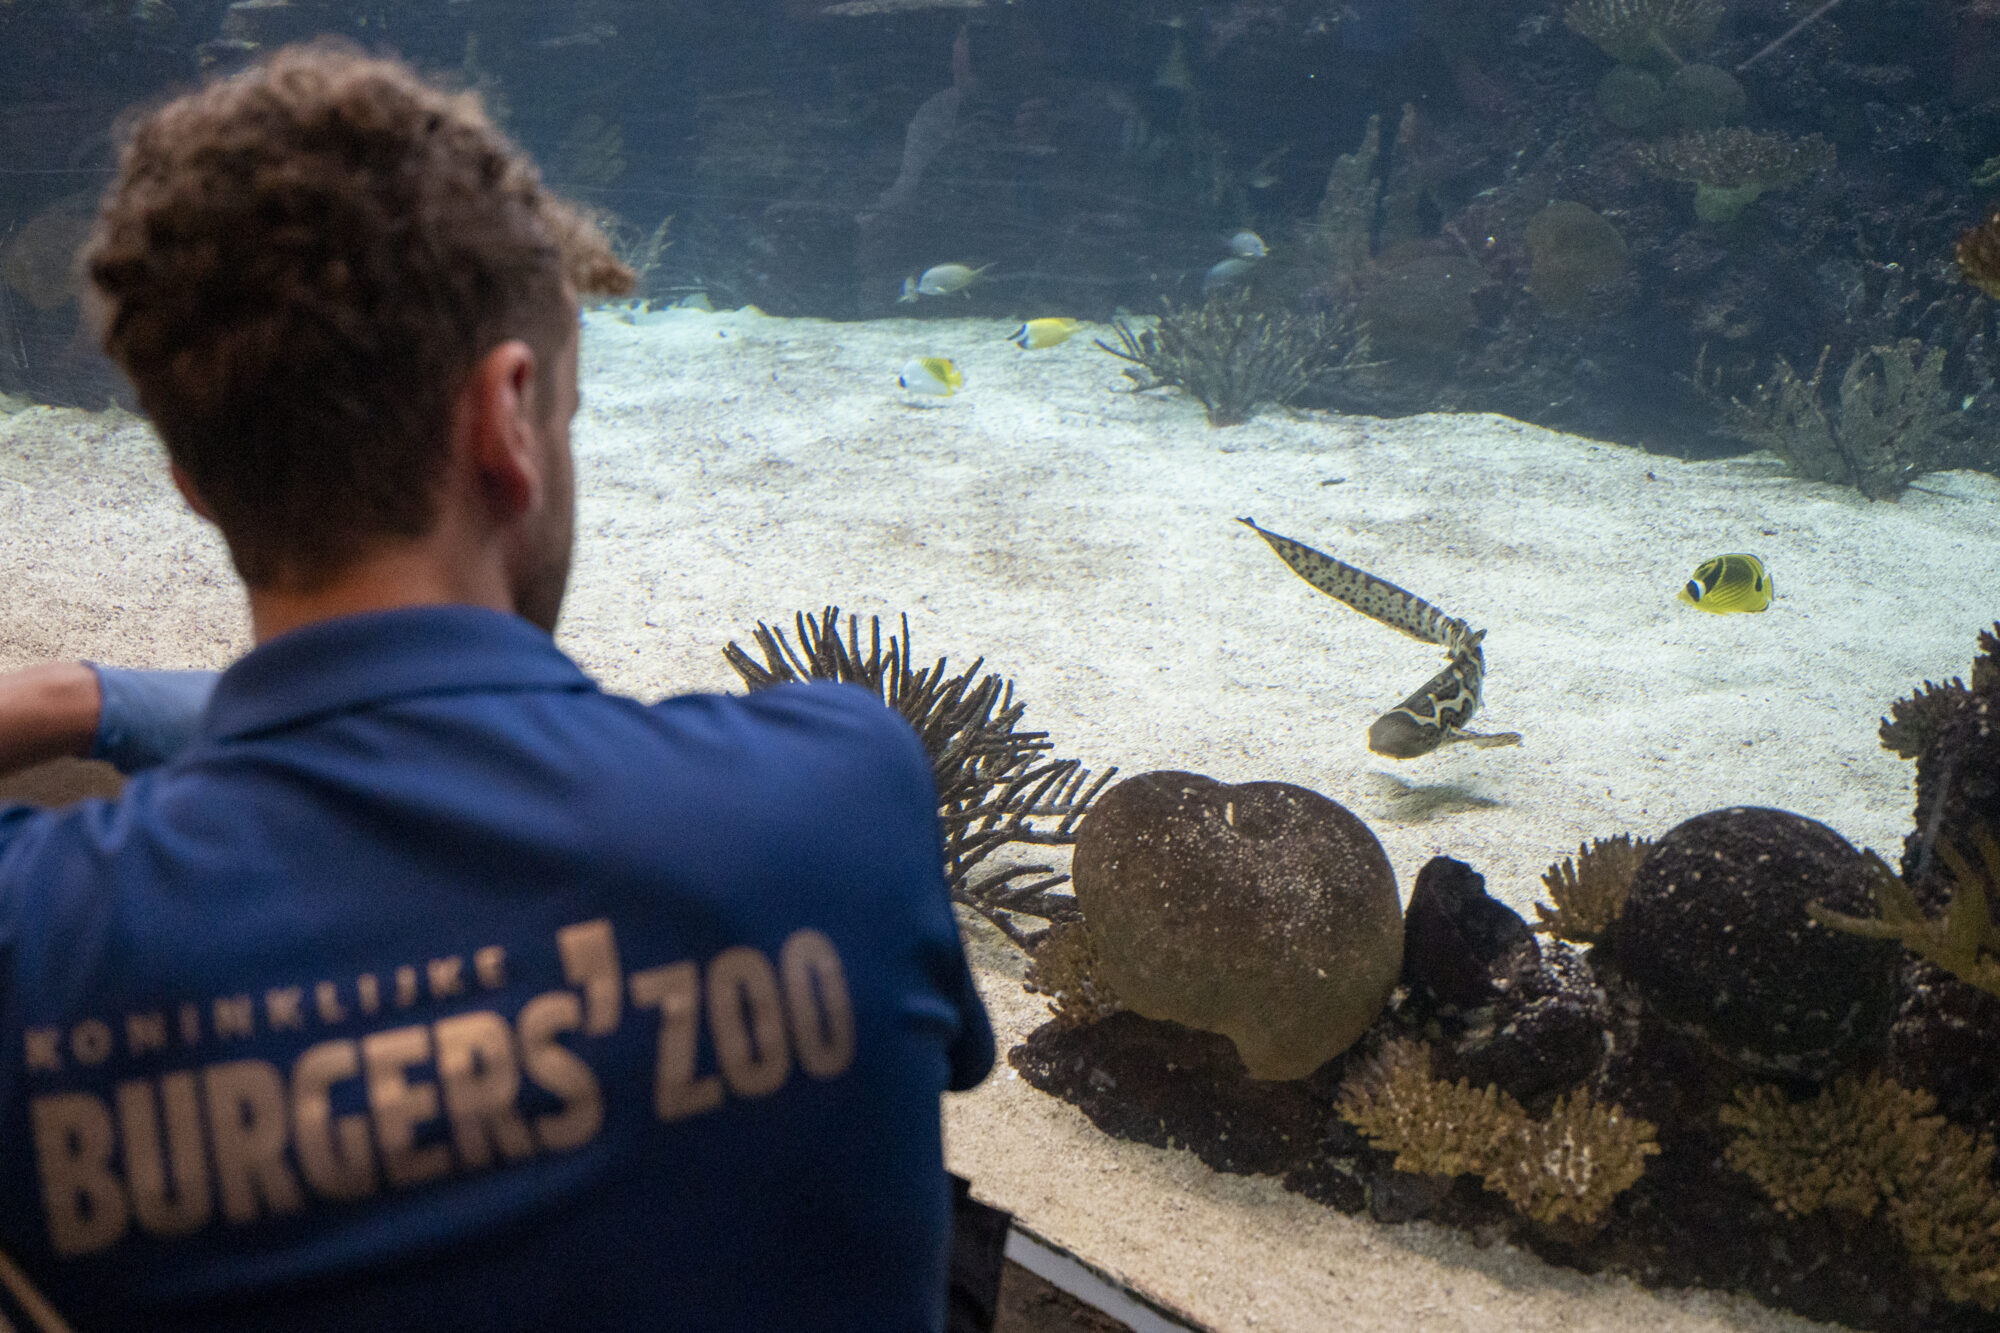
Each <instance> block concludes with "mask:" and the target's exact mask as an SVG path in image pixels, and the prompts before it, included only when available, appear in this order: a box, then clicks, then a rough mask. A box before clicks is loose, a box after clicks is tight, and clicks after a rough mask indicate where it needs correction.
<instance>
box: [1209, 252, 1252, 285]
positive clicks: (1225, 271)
mask: <svg viewBox="0 0 2000 1333" xmlns="http://www.w3.org/2000/svg"><path fill="white" fill-rule="evenodd" d="M1256 272H1257V261H1256V260H1254V259H1244V258H1242V257H1240V256H1239V257H1237V258H1235V259H1225V260H1223V261H1222V262H1221V263H1220V264H1217V265H1216V266H1215V267H1214V268H1212V269H1210V270H1209V271H1208V276H1207V277H1205V278H1203V279H1202V280H1201V290H1202V291H1203V293H1208V292H1212V291H1216V290H1218V289H1220V288H1223V287H1235V286H1237V285H1238V284H1241V283H1245V282H1248V281H1250V279H1251V277H1252V276H1253V275H1254V274H1255V273H1256Z"/></svg>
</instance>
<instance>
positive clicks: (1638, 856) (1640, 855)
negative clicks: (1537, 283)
mask: <svg viewBox="0 0 2000 1333" xmlns="http://www.w3.org/2000/svg"><path fill="white" fill-rule="evenodd" d="M1652 850H1653V840H1652V839H1651V838H1634V837H1633V836H1632V835H1631V834H1629V833H1621V834H1619V835H1618V836H1617V837H1615V838H1598V839H1595V840H1594V841H1592V842H1590V843H1587V844H1584V845H1581V846H1579V847H1578V848H1577V849H1576V858H1575V860H1573V861H1572V860H1571V859H1570V858H1569V857H1567V856H1565V857H1564V858H1563V859H1562V862H1561V864H1559V865H1552V866H1550V867H1549V868H1548V870H1547V871H1545V872H1544V873H1543V875H1542V883H1543V884H1546V885H1547V886H1548V890H1549V897H1551V898H1553V899H1555V906H1554V907H1550V906H1549V905H1548V904H1546V903H1536V904H1535V915H1536V916H1538V917H1540V918H1541V920H1540V921H1539V922H1538V923H1537V924H1536V926H1535V929H1536V930H1537V931H1538V932H1540V933H1542V934H1546V935H1554V936H1555V937H1556V938H1557V939H1564V940H1573V941H1575V942H1577V943H1579V944H1596V943H1597V942H1598V941H1599V940H1601V939H1603V938H1604V936H1605V934H1606V933H1607V932H1608V931H1609V930H1610V929H1611V925H1612V923H1613V922H1615V921H1616V920H1617V919H1618V913H1619V912H1620V911H1622V910H1623V909H1624V907H1625V895H1626V893H1627V892H1629V891H1630V890H1631V888H1632V876H1634V875H1636V874H1638V873H1639V863H1640V862H1641V861H1644V860H1645V859H1646V853H1647V852H1650V851H1652Z"/></svg>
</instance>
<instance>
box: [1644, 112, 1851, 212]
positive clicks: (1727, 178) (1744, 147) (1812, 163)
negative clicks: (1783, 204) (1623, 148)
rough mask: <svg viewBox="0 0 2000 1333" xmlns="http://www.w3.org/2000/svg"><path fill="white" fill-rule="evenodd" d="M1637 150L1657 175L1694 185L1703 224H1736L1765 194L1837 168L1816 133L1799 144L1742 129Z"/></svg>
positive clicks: (1684, 137) (1701, 134)
mask: <svg viewBox="0 0 2000 1333" xmlns="http://www.w3.org/2000/svg"><path fill="white" fill-rule="evenodd" d="M1636 151H1637V153H1638V156H1639V161H1640V163H1641V164H1642V165H1643V166H1645V167H1646V169H1647V170H1649V171H1651V172H1653V173H1654V174H1655V175H1659V176H1665V177H1666V178H1667V179H1669V180H1677V181H1687V182H1689V183H1690V184H1692V185H1693V186H1694V212H1695V216H1696V217H1698V218H1700V219H1701V220H1702V221H1703V222H1732V221H1734V220H1735V219H1736V218H1737V216H1738V215H1740V214H1741V213H1742V212H1743V210H1744V209H1746V208H1748V207H1749V206H1750V205H1751V204H1753V203H1755V202H1756V200H1757V198H1758V196H1760V195H1762V194H1764V193H1765V192H1767V191H1770V190H1782V189H1785V188H1786V187H1788V186H1792V185H1797V184H1800V183H1801V182H1803V181H1805V180H1808V179H1810V178H1811V177H1813V176H1816V175H1818V174H1819V173H1820V172H1823V171H1825V170H1827V169H1828V168H1830V167H1832V166H1833V145H1832V144H1831V143H1829V142H1827V141H1826V139H1824V138H1822V137H1821V136H1819V135H1817V134H1808V135H1806V136H1805V137H1804V138H1803V139H1794V138H1792V137H1791V136H1790V135H1786V134H1778V133H1775V132H1773V131H1769V130H1751V129H1744V128H1743V127H1741V126H1729V127H1727V128H1724V129H1718V130H1701V131H1698V132H1696V133H1694V134H1683V135H1680V136H1679V137H1678V138H1673V139H1668V140H1667V141H1665V142H1664V143H1658V144H1649V145H1646V146H1644V147H1642V148H1640V149H1638V150H1636Z"/></svg>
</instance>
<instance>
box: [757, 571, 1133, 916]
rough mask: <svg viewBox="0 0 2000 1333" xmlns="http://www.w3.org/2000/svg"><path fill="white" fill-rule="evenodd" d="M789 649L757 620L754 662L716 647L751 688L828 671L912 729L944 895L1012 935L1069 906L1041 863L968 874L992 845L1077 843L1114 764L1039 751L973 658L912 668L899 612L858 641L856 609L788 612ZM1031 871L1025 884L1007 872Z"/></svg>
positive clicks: (1010, 695) (997, 683) (1042, 743)
mask: <svg viewBox="0 0 2000 1333" xmlns="http://www.w3.org/2000/svg"><path fill="white" fill-rule="evenodd" d="M794 624H795V629H796V631H797V634H798V638H799V642H798V645H797V646H796V647H795V646H794V645H793V644H792V642H791V640H790V639H788V638H787V637H786V635H785V632H784V630H782V629H774V628H772V627H771V626H769V625H766V624H764V623H763V622H761V621H760V622H758V625H757V629H756V631H755V634H754V636H753V637H754V639H755V642H756V644H757V646H758V647H759V648H760V649H761V650H762V651H763V654H764V660H763V661H762V662H759V661H757V659H756V658H754V657H752V656H750V654H749V653H748V652H746V651H745V650H744V649H743V648H741V647H740V646H738V645H737V644H736V643H734V642H732V643H730V644H729V645H728V647H726V648H724V649H723V656H724V657H726V658H727V659H728V661H729V665H730V666H731V667H733V668H735V671H736V674H737V675H739V676H741V677H742V678H743V683H744V684H745V685H747V686H748V687H749V688H751V689H753V690H759V689H767V688H769V687H771V686H773V685H783V684H786V683H787V682H791V681H800V680H832V681H842V682H846V683H849V684H854V685H859V686H861V687H862V688H864V689H868V690H872V691H874V692H875V693H876V694H878V695H880V696H881V698H882V700H883V702H884V703H886V704H888V705H889V706H890V707H891V708H893V709H895V710H896V711H897V712H898V713H901V714H902V715H903V717H904V718H905V719H906V720H907V721H908V722H909V723H910V725H911V726H912V727H913V728H915V729H916V732H917V736H918V738H919V739H920V740H922V741H923V744H924V750H925V752H926V753H927V754H929V755H930V758H931V766H932V771H933V774H934V776H935V778H936V781H937V790H938V820H939V822H940V824H941V825H942V826H943V832H944V854H945V878H946V880H947V881H948V882H949V883H950V885H951V892H952V897H953V898H954V899H955V900H956V901H958V902H960V903H963V904H964V905H965V906H967V907H970V908H972V909H973V910H974V911H977V912H979V913H980V914H981V915H983V916H985V917H986V918H987V919H988V920H990V921H992V922H993V924H994V925H996V926H998V927H999V928H1000V930H1001V931H1002V932H1003V933H1004V934H1005V935H1006V936H1007V937H1008V938H1009V939H1011V940H1013V941H1014V942H1015V943H1016V944H1019V945H1022V946H1023V947H1026V946H1027V945H1028V944H1030V943H1032V942H1033V940H1034V938H1035V935H1034V934H1033V933H1032V932H1030V931H1029V930H1026V929H1024V928H1023V927H1021V926H1020V925H1019V924H1017V923H1016V921H1015V920H1014V918H1015V916H1017V915H1025V916H1029V917H1040V918H1042V919H1044V920H1047V921H1051V922H1054V921H1062V920H1068V919H1071V918H1073V917H1074V915H1075V904H1074V900H1073V899H1071V898H1070V897H1069V896H1068V895H1067V894H1056V893H1053V892H1051V891H1052V890H1053V889H1055V888H1056V887H1058V886H1059V885H1061V884H1063V883H1065V882H1066V881H1067V880H1068V879H1069V876H1067V875H1060V874H1054V873H1052V868H1051V867H1049V866H1046V865H1017V866H1010V867H1008V868H1006V869H1004V870H993V871H989V872H987V873H985V874H983V875H975V874H974V871H975V870H977V869H978V867H979V866H980V864H981V863H982V862H984V861H985V860H986V859H987V858H988V857H989V856H991V855H992V854H993V853H995V852H997V851H999V850H1000V849H1001V848H1002V847H1005V846H1007V845H1009V844H1014V843H1025V844H1031V845H1036V846H1061V845H1066V844H1069V843H1073V842H1075V841H1076V826H1077V821H1078V820H1079V819H1081V818H1082V817H1083V815H1084V813H1085V812H1086V811H1088V810H1089V809H1090V806H1091V802H1092V801H1093V800H1095V799H1096V797H1097V794H1098V793H1099V792H1101V791H1102V790H1103V789H1104V787H1105V785H1106V784H1107V783H1109V782H1110V781H1111V779H1112V777H1113V775H1114V774H1116V773H1117V771H1118V770H1117V769H1115V768H1113V769H1107V770H1106V771H1105V772H1104V773H1102V774H1100V775H1099V776H1098V777H1097V778H1096V779H1095V780H1093V779H1092V778H1091V776H1090V771H1089V770H1088V769H1086V768H1084V767H1083V765H1082V764H1081V763H1079V762H1078V761H1076V760H1074V759H1052V758H1050V757H1049V751H1050V749H1051V742H1050V741H1049V738H1048V733H1046V732H1041V731H1022V730H1020V729H1019V727H1020V722H1021V715H1022V714H1023V713H1024V712H1025V711H1026V708H1027V706H1026V705H1025V704H1023V703H1020V702H1018V701H1016V700H1015V698H1014V682H1013V681H1011V680H1003V679H1002V678H1001V677H1000V676H998V675H987V676H985V677H983V678H982V677H981V676H980V675H979V669H980V667H981V666H982V665H984V663H985V659H984V658H981V659H980V660H979V661H977V662H974V663H973V664H972V666H971V667H969V668H968V669H966V670H965V671H962V672H960V673H958V674H957V675H955V676H954V675H947V674H946V672H945V665H946V659H945V658H942V657H940V658H939V659H938V660H937V662H936V663H935V664H933V665H931V666H929V667H921V668H920V667H917V666H916V665H915V664H914V659H913V658H912V657H911V649H910V620H909V617H908V616H905V617H903V627H902V634H901V635H900V636H898V635H894V634H892V635H890V636H889V639H888V642H887V644H886V646H885V645H884V643H883V639H882V620H881V617H879V616H877V617H874V618H872V619H871V621H870V637H869V648H868V651H867V652H866V653H865V654H864V653H863V651H862V647H861V631H860V618H859V617H858V616H849V617H848V621H847V635H846V637H845V638H843V637H842V636H841V632H840V629H841V626H840V608H839V607H837V606H830V607H828V608H826V610H825V611H824V612H823V613H822V614H821V615H819V616H817V617H815V616H812V615H809V614H807V613H805V612H800V613H799V614H798V615H797V616H796V617H795V621H794ZM1030 876H1040V878H1036V879H1033V880H1032V882H1030V883H1026V884H1021V883H1017V882H1016V881H1018V880H1021V879H1026V878H1028V877H1030Z"/></svg>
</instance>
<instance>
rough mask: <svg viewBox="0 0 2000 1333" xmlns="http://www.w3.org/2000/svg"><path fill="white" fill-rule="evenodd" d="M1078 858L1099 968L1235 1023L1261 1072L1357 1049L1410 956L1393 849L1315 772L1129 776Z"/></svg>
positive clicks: (1204, 1019) (1164, 1014)
mask: <svg viewBox="0 0 2000 1333" xmlns="http://www.w3.org/2000/svg"><path fill="white" fill-rule="evenodd" d="M1071 873H1072V874H1073V876H1074V877H1075V884H1076V897H1077V904H1078V906H1079V907H1080V908H1081V909H1082V913H1083V919H1084V921H1085V922H1086V923H1088V925H1089V928H1090V935H1091V939H1092V941H1093V943H1094V944H1095V947H1096V954H1097V956H1096V961H1095V968H1094V971H1095V973H1096V975H1097V976H1098V977H1100V978H1101V979H1102V980H1103V981H1104V982H1105V983H1106V984H1107V985H1108V986H1109V987H1110V989H1111V990H1112V991H1113V992H1115V993H1116V995H1117V996H1118V999H1119V1000H1120V1001H1121V1002H1122V1003H1123V1004H1124V1005H1125V1006H1126V1007H1127V1008H1128V1009H1131V1010H1133V1011H1134V1012H1136V1013H1138V1014H1140V1015H1142V1016H1144V1017H1147V1018H1156V1019H1166V1020H1170V1021H1172V1022H1176V1023H1181V1024H1183V1025H1185V1026H1187V1027H1192V1028H1200V1029H1202V1030H1204V1031H1208V1032H1219V1033H1222V1034H1223V1035H1224V1036H1227V1037H1228V1038H1229V1039H1230V1040H1231V1041H1233V1042H1234V1043H1235V1044H1236V1049H1237V1052H1238V1053H1239V1054H1240V1055H1241V1056H1242V1058H1243V1063H1244V1065H1245V1067H1246V1068H1248V1070H1249V1071H1250V1074H1251V1076H1252V1077H1253V1078H1260V1079H1293V1078H1303V1077H1304V1076H1306V1075H1307V1074H1310V1073H1312V1072H1313V1070H1315V1069H1317V1068H1318V1067H1319V1066H1320V1065H1322V1064H1324V1063H1325V1062H1326V1061H1327V1060H1329V1059H1331V1058H1332V1057H1333V1056H1335V1055H1338V1054H1339V1053H1340V1052H1342V1051H1344V1050H1346V1049H1347V1048H1348V1046H1350V1045H1352V1044H1353V1042H1354V1040H1355V1039H1356V1038H1357V1037H1359V1036H1360V1035H1361V1034H1362V1032H1363V1031H1365V1030H1366V1029H1367V1027H1368V1025H1369V1024H1370V1023H1372V1022H1373V1021H1374V1020H1375V1016H1376V1015H1377V1014H1379V1013H1380V1012H1381V1011H1382V1006H1383V1005H1384V1004H1385V1003H1386V1002H1387V1001H1388V998H1389V992H1390V990H1391V989H1392V988H1393V987H1394V986H1395V984H1396V977H1397V974H1398V972H1399V971H1400V970H1401V968H1402V963H1403V920H1402V913H1401V911H1400V910H1399V908H1398V904H1397V898H1396V876H1395V872H1394V871H1393V870H1392V869H1391V868H1390V866H1389V858H1388V857H1387V855H1385V854H1384V853H1383V851H1382V846H1381V844H1380V843H1378V842H1377V841H1376V840H1375V835H1374V834H1372V833H1370V832H1369V831H1368V827H1367V825H1365V824H1363V823H1362V822H1361V821H1360V820H1359V819H1357V818H1355V816H1354V815H1352V814H1350V813H1349V812H1348V811H1347V810H1346V809H1344V808H1343V807H1341V806H1340V805H1338V804H1336V803H1334V802H1333V801H1330V800H1328V799H1327V798H1326V797H1324V796H1321V795H1320V794H1319V793H1317V792H1313V791H1308V790H1307V789H1305V788H1304V787H1295V786H1292V785H1291V784H1289V783H1283V782H1251V783H1244V784H1242V785H1240V786H1229V785H1227V784H1224V783H1220V782H1217V781H1215V780H1214V779H1213V778H1207V777H1202V776H1201V775H1199V774H1195V773H1179V772H1156V773H1143V774H1141V775H1139V776H1138V777H1135V778H1129V779H1127V780H1126V781H1124V782H1121V783H1119V784H1118V785H1116V786H1115V787H1112V788H1110V789H1109V790H1108V791H1106V792H1104V794H1103V795H1102V796H1100V797H1099V798H1098V799H1097V802H1096V804H1095V806H1094V807H1093V808H1092V810H1091V812H1090V814H1089V815H1087V816H1085V818H1084V820H1083V823H1082V824H1081V825H1080V826H1079V828H1078V830H1077V845H1076V856H1075V859H1074V860H1073V862H1072V863H1071Z"/></svg>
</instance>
